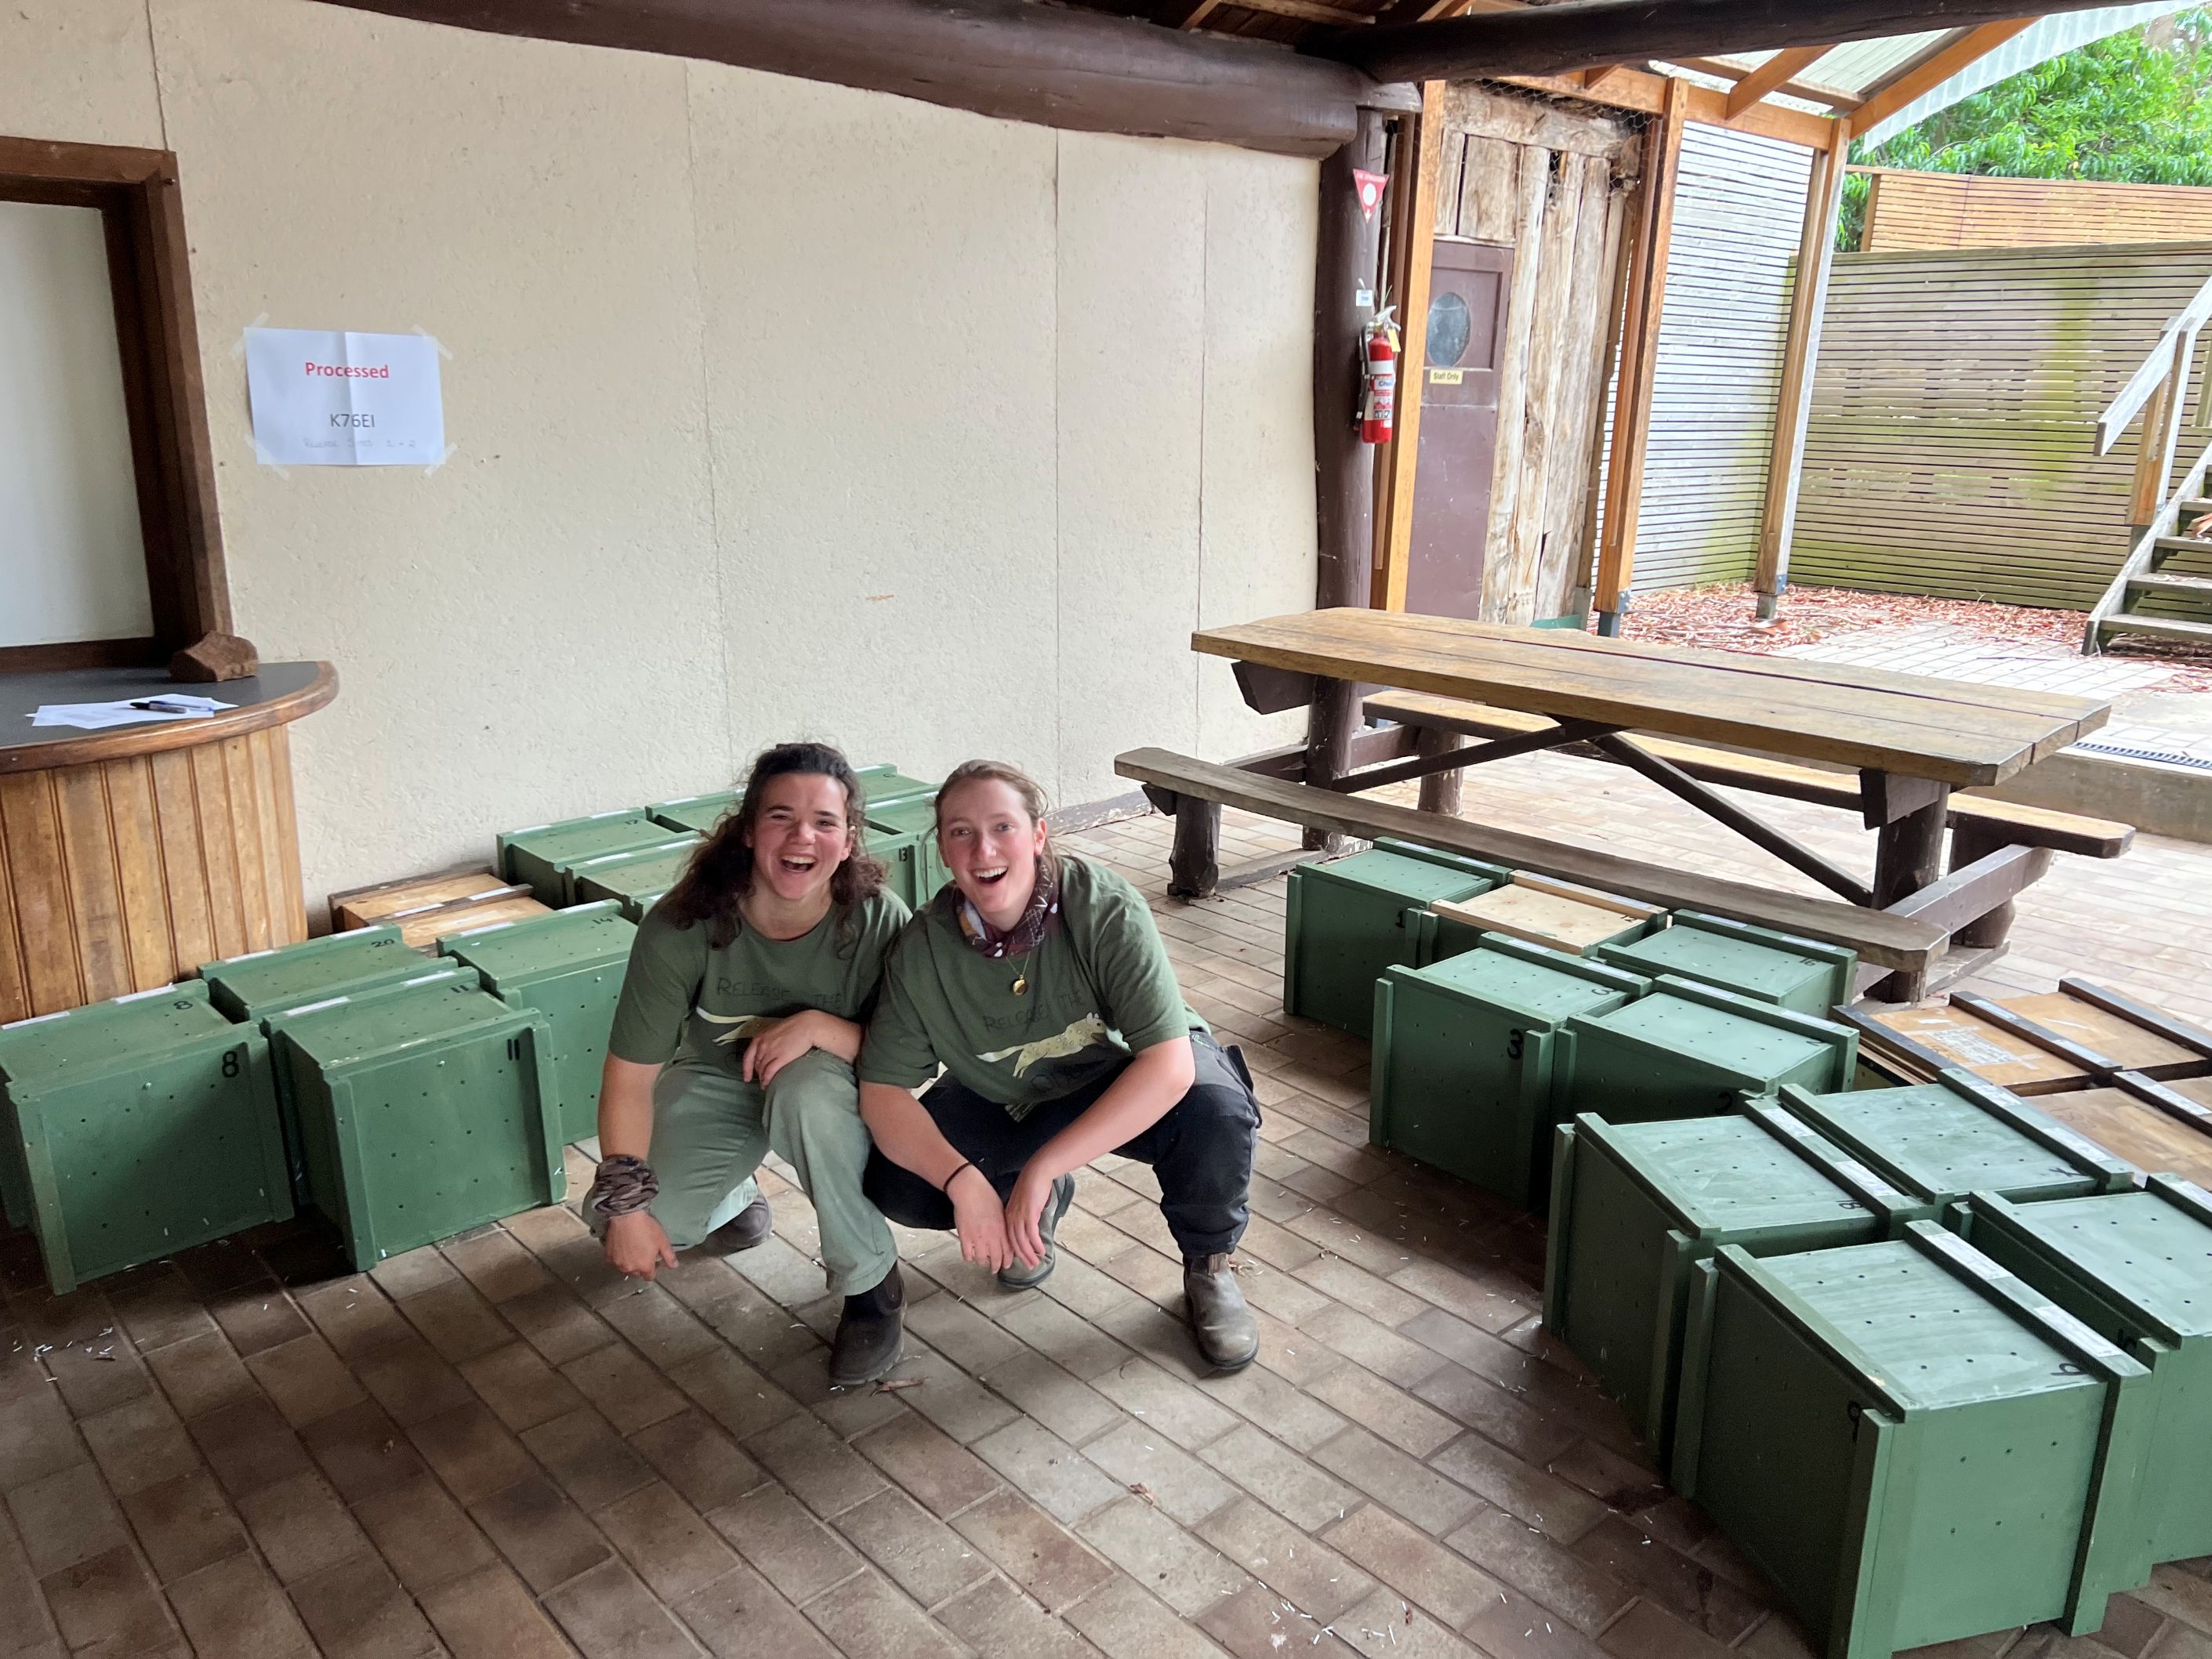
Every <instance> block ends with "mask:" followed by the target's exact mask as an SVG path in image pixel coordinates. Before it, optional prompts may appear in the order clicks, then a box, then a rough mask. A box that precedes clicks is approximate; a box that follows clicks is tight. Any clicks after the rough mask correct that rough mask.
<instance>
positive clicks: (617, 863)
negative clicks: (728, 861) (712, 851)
mask: <svg viewBox="0 0 2212 1659" xmlns="http://www.w3.org/2000/svg"><path fill="white" fill-rule="evenodd" d="M705 842H706V837H704V836H681V837H679V838H678V839H677V840H675V841H670V842H659V843H658V844H657V845H655V846H652V847H642V848H638V849H637V850H636V851H635V852H630V853H602V854H599V856H598V857H597V858H589V859H585V860H582V861H581V862H580V863H576V864H564V865H562V866H561V878H562V881H563V882H564V883H566V884H567V885H568V891H569V892H570V893H571V894H573V895H574V898H575V902H576V904H578V905H596V904H599V903H602V902H605V901H607V900H609V899H611V900H613V901H614V902H615V905H616V907H617V908H618V909H620V910H621V912H622V914H623V915H625V916H628V917H629V919H630V921H633V922H640V921H644V920H645V913H646V912H647V910H650V909H651V908H653V905H654V903H655V902H657V901H658V900H659V897H660V896H661V895H662V894H663V893H665V892H666V891H667V890H669V889H670V888H671V887H673V886H675V885H676V884H677V882H678V880H680V879H681V878H683V875H684V871H685V870H687V869H688V868H690V864H691V857H692V854H695V853H696V852H697V851H698V850H699V848H701V847H702V846H703V845H705ZM572 908H573V907H572Z"/></svg>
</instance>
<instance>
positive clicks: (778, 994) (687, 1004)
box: [607, 893, 907, 1073]
mask: <svg viewBox="0 0 2212 1659" xmlns="http://www.w3.org/2000/svg"><path fill="white" fill-rule="evenodd" d="M846 914H847V912H846V909H845V908H844V907H842V906H838V905H832V906H831V907H830V908H829V915H826V916H824V917H823V918H822V920H821V921H819V922H817V923H816V924H815V926H814V927H813V929H812V930H811V932H809V933H803V934H801V935H800V936H799V938H797V939H787V940H781V941H779V940H776V939H768V938H765V937H763V935H762V934H761V933H757V931H755V930H754V929H752V928H750V927H742V926H741V927H739V928H738V936H737V937H736V938H735V939H732V940H731V941H730V943H729V944H728V945H726V946H725V947H724V948H723V949H721V950H720V951H714V950H709V949H708V945H707V927H706V924H705V923H703V922H702V923H699V924H697V925H696V926H693V927H678V925H677V924H676V923H675V922H673V921H670V920H669V919H668V916H667V915H666V914H665V908H664V906H662V905H659V904H656V905H654V906H653V908H652V909H650V910H648V911H647V912H646V916H645V920H644V921H642V922H641V923H639V924H638V929H637V939H636V941H635V943H634V944H632V945H631V946H630V950H629V971H628V972H627V973H626V974H625V975H623V988H622V1000H620V1001H619V1002H617V1004H616V1005H615V1024H614V1031H613V1034H612V1035H611V1036H610V1037H609V1038H608V1040H607V1048H608V1050H609V1051H610V1052H611V1054H614V1055H615V1057H616V1058H617V1059H618V1060H635V1062H636V1063H638V1064H639V1065H641V1066H660V1065H665V1063H666V1062H667V1061H668V1060H671V1059H673V1058H676V1057H678V1055H679V1054H680V1055H681V1057H682V1058H683V1059H684V1060H690V1061H693V1062H698V1061H704V1062H706V1063H708V1064H710V1065H711V1064H716V1063H719V1064H720V1066H722V1068H723V1069H724V1070H726V1071H728V1072H730V1073H736V1071H737V1070H738V1057H739V1055H741V1054H743V1053H744V1042H745V1039H746V1038H747V1037H750V1036H751V1035H752V1034H753V1033H754V1032H755V1031H757V1030H759V1029H760V1027H761V1026H762V1025H763V1024H766V1023H767V1022H768V1021H769V1020H772V1019H781V1018H784V1017H785V1016H786V1015H787V1014H796V1013H799V1012H802V1011H804V1010H805V1009H809V1008H817V1009H819V1010H821V1011H822V1012H823V1013H825V1014H835V1015H836V1016H837V1018H840V1019H849V1020H852V1021H853V1022H854V1023H855V1024H866V1022H867V1018H868V1016H869V1015H870V1014H871V1013H872V1012H874V1009H875V1004H876V987H877V986H878V983H879V982H880V981H882V979H883V974H884V954H885V953H886V952H887V951H889V950H890V945H891V941H892V940H894V939H896V938H897V937H898V931H899V929H900V928H901V927H902V926H904V925H905V922H906V920H907V908H906V905H905V903H904V902H903V901H902V900H901V899H900V898H899V897H898V896H896V894H892V893H878V894H877V895H876V896H874V897H873V898H866V899H862V900H861V901H860V903H859V904H858V905H856V906H854V907H852V915H853V919H852V925H851V926H850V927H846V926H844V925H843V924H844V921H845V916H846Z"/></svg>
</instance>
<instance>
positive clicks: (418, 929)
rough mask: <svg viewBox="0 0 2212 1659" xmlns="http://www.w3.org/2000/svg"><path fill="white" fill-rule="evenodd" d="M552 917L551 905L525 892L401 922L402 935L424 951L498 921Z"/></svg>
mask: <svg viewBox="0 0 2212 1659" xmlns="http://www.w3.org/2000/svg"><path fill="white" fill-rule="evenodd" d="M551 914H552V909H551V908H550V906H548V905H544V904H540V903H539V902H538V901H537V900H536V899H534V898H532V897H530V896H529V895H528V891H527V890H525V891H524V893H523V895H522V896H520V897H517V898H501V899H490V900H487V901H485V902H483V903H480V904H441V905H439V906H437V907H436V908H433V909H429V910H424V911H422V912H421V913H419V914H418V915H413V916H410V917H408V918H406V919H405V920H404V921H401V922H400V924H399V936H400V937H401V938H402V939H405V940H406V941H407V943H408V944H410V945H413V946H415V948H416V949H417V950H424V949H427V948H428V947H429V946H430V945H435V944H436V943H437V942H438V941H439V940H440V939H445V938H447V937H448V936H450V935H452V934H454V933H465V932H467V931H468V930H469V929H470V928H471V927H489V926H491V924H492V923H494V922H495V921H525V920H526V919H527V918H529V917H531V916H544V915H551Z"/></svg>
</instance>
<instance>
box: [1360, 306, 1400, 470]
mask: <svg viewBox="0 0 2212 1659" xmlns="http://www.w3.org/2000/svg"><path fill="white" fill-rule="evenodd" d="M1393 310H1394V307H1389V306H1385V307H1383V309H1382V310H1380V311H1378V312H1376V313H1375V314H1374V316H1372V317H1370V319H1368V321H1367V341H1366V349H1365V350H1364V352H1363V353H1362V354H1361V360H1360V368H1361V380H1362V388H1363V389H1362V395H1361V398H1360V400H1359V441H1360V442H1362V443H1368V444H1387V443H1389V441H1390V433H1391V430H1392V427H1393V423H1394V422H1395V418H1396V414H1397V404H1398V325H1397V323H1396V321H1395V319H1394V318H1393V316H1392V314H1391V313H1392V312H1393Z"/></svg>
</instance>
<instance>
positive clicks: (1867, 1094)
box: [1782, 1068, 2140, 1213]
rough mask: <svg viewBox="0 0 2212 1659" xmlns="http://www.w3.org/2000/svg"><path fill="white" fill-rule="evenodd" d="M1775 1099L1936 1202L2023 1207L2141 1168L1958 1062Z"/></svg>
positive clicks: (2126, 1180) (2097, 1186)
mask: <svg viewBox="0 0 2212 1659" xmlns="http://www.w3.org/2000/svg"><path fill="white" fill-rule="evenodd" d="M1782 1105H1783V1108H1784V1110H1786V1111H1788V1112H1790V1114H1792V1115H1795V1116H1796V1117H1797V1118H1799V1119H1801V1120H1802V1121H1804V1122H1806V1123H1807V1124H1808V1125H1810V1126H1811V1127H1813V1128H1814V1129H1816V1130H1818V1131H1819V1132H1820V1133H1821V1134H1823V1135H1826V1137H1827V1138H1828V1139H1830V1140H1832V1141H1834V1142H1835V1143H1836V1144H1837V1145H1838V1146H1841V1147H1843V1148H1844V1150H1845V1151H1847V1152H1850V1154H1851V1155H1852V1156H1853V1157H1855V1158H1862V1159H1863V1160H1864V1161H1865V1162H1866V1163H1868V1164H1871V1165H1872V1166H1873V1167H1874V1168H1875V1170H1878V1171H1879V1172H1880V1173H1881V1176H1882V1177H1883V1179H1885V1180H1887V1181H1889V1182H1893V1184H1894V1185H1896V1186H1898V1187H1899V1188H1903V1189H1904V1190H1905V1191H1906V1192H1908V1193H1911V1194H1913V1196H1914V1197H1915V1198H1917V1199H1918V1200H1922V1201H1923V1202H1926V1203H1929V1204H1932V1205H1935V1206H1939V1207H1940V1206H1943V1205H1947V1204H1950V1203H1953V1202H1954V1201H1956V1200H1959V1199H1962V1198H1964V1197H1965V1196H1966V1194H1968V1193H1971V1192H1978V1191H1986V1192H1995V1193H2001V1194H2003V1195H2004V1196H2005V1197H2006V1198H2008V1199H2010V1200H2013V1201H2014V1202H2015V1203H2021V1204H2025V1203H2033V1202H2034V1201H2036V1200H2040V1199H2053V1198H2080V1197H2082V1196H2085V1195H2087V1194H2090V1193H2113V1192H2120V1191H2124V1190H2125V1189H2127V1188H2131V1187H2133V1186H2134V1185H2135V1183H2136V1177H2137V1176H2138V1174H2139V1173H2140V1172H2139V1171H2138V1170H2136V1167H2135V1166H2134V1165H2133V1164H2130V1163H2128V1162H2126V1161H2125V1160H2124V1159H2122V1158H2114V1157H2113V1156H2112V1154H2111V1153H2110V1152H2106V1150H2105V1149H2104V1148H2103V1147H2101V1146H2098V1145H2097V1144H2096V1143H2095V1142H2094V1141H2093V1140H2090V1139H2088V1138H2087V1137H2086V1136H2084V1135H2080V1134H2076V1133H2075V1132H2074V1131H2073V1130H2071V1129H2069V1128H2068V1127H2066V1126H2065V1125H2064V1124H2063V1123H2060V1122H2058V1121H2056V1120H2054V1119H2052V1118H2049V1117H2046V1116H2045V1115H2043V1114H2042V1113H2041V1112H2039V1111H2037V1110H2036V1109H2034V1108H2033V1106H2030V1105H2029V1104H2027V1103H2026V1102H2025V1101H2022V1100H2021V1099H2020V1098H2019V1097H2017V1096H2015V1095H2014V1094H2012V1093H2011V1092H2010V1091H2007V1090H2004V1089H2000V1088H1998V1087H1996V1085H1994V1084H1991V1083H1987V1082H1984V1080H1983V1079H1980V1078H1978V1077H1976V1076H1975V1075H1974V1074H1973V1073H1972V1072H1969V1071H1966V1070H1964V1069H1963V1068H1962V1069H1958V1070H1953V1071H1947V1072H1944V1073H1941V1074H1940V1075H1939V1076H1938V1077H1937V1078H1936V1080H1935V1081H1934V1082H1932V1083H1918V1084H1913V1085H1909V1086H1907V1087H1905V1088H1900V1089H1861V1090H1858V1091H1855V1092H1851V1093H1820V1094H1816V1093H1814V1092H1813V1091H1810V1090H1807V1089H1800V1088H1785V1089H1784V1090H1783V1091H1782ZM1931 1213H1933V1212H1931Z"/></svg>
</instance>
